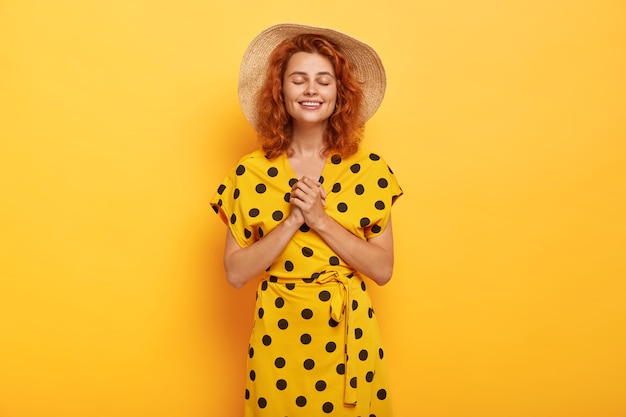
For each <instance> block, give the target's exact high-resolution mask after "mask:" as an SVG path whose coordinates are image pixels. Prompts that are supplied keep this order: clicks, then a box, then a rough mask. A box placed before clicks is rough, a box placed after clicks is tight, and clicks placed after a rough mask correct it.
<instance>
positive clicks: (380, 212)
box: [364, 154, 403, 239]
mask: <svg viewBox="0 0 626 417" xmlns="http://www.w3.org/2000/svg"><path fill="white" fill-rule="evenodd" d="M370 159H372V160H373V161H375V162H374V163H373V164H372V167H371V168H370V169H371V172H370V175H368V177H369V182H370V187H371V188H372V189H374V190H375V193H374V197H375V198H374V200H375V201H374V202H373V209H374V210H373V215H372V216H371V218H370V219H371V222H370V223H369V224H368V225H367V226H366V227H364V234H365V237H366V238H367V239H370V238H373V237H375V236H378V235H380V234H381V233H382V232H383V231H384V230H385V229H386V228H387V225H388V224H389V219H390V218H391V207H392V206H393V204H394V203H395V202H396V200H397V199H398V198H399V197H400V196H401V195H402V194H403V191H402V187H400V184H399V183H398V180H397V179H396V176H395V174H394V173H393V171H392V170H391V168H390V167H389V165H387V163H386V162H385V161H384V160H383V159H382V158H380V157H378V156H377V155H376V154H371V155H370Z"/></svg>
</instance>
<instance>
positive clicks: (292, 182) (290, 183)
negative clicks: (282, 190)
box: [289, 178, 298, 187]
mask: <svg viewBox="0 0 626 417" xmlns="http://www.w3.org/2000/svg"><path fill="white" fill-rule="evenodd" d="M297 182H298V180H297V179H295V178H291V179H290V180H289V186H290V187H293V186H294V185H296V183H297Z"/></svg>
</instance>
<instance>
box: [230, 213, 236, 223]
mask: <svg viewBox="0 0 626 417" xmlns="http://www.w3.org/2000/svg"><path fill="white" fill-rule="evenodd" d="M236 221H237V216H236V215H235V213H233V214H232V215H231V216H230V224H235V222H236Z"/></svg>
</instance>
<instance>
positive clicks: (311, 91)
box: [304, 82, 317, 96]
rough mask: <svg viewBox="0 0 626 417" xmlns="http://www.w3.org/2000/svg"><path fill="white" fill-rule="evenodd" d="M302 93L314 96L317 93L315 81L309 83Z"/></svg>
mask: <svg viewBox="0 0 626 417" xmlns="http://www.w3.org/2000/svg"><path fill="white" fill-rule="evenodd" d="M304 94H305V95H307V96H314V95H315V94H317V89H316V88H315V83H312V82H311V83H309V84H308V85H307V87H306V90H305V91H304Z"/></svg>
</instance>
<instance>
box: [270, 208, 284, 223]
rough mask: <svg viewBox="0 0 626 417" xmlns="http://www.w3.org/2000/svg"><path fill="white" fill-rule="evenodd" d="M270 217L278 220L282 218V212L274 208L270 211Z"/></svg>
mask: <svg viewBox="0 0 626 417" xmlns="http://www.w3.org/2000/svg"><path fill="white" fill-rule="evenodd" d="M272 219H274V220H276V221H279V220H282V219H283V212H282V211H280V210H276V211H275V212H273V213H272Z"/></svg>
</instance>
